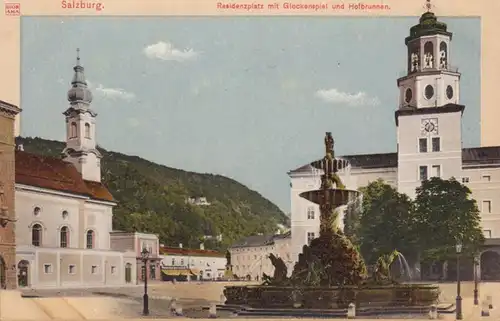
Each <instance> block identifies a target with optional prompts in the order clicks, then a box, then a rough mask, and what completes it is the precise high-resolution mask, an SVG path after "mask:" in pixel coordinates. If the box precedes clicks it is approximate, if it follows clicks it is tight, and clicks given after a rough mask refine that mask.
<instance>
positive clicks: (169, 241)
mask: <svg viewBox="0 0 500 321" xmlns="http://www.w3.org/2000/svg"><path fill="white" fill-rule="evenodd" d="M18 142H19V143H21V144H23V146H24V150H25V151H27V152H30V153H35V154H41V155H49V156H56V157H59V156H60V153H61V151H62V150H63V148H64V146H65V145H64V143H62V142H59V141H53V140H46V139H41V138H31V137H27V138H18ZM99 150H100V152H101V153H102V154H103V156H104V157H103V159H102V163H101V169H102V177H103V182H104V183H105V184H106V186H108V188H109V190H110V191H111V193H112V194H113V196H114V197H115V199H116V200H117V201H118V202H119V203H118V205H117V206H116V207H115V209H114V217H113V224H114V226H113V227H114V229H116V230H124V231H139V232H150V233H156V234H159V236H160V242H161V243H164V244H165V245H170V246H176V245H177V244H178V243H183V245H184V246H191V247H197V246H199V243H200V239H201V238H202V237H203V236H204V235H211V236H216V235H220V234H222V241H221V242H218V241H216V240H207V241H206V242H205V246H206V247H207V248H211V249H215V250H224V249H225V248H227V246H228V245H230V244H232V243H233V242H234V241H237V240H238V239H240V238H242V237H245V236H249V235H252V234H257V233H270V232H274V231H275V230H276V225H277V224H278V223H280V224H285V225H288V218H287V217H286V216H285V214H284V213H283V212H282V211H281V210H280V209H279V208H278V207H277V206H276V205H274V204H273V203H271V202H270V201H269V200H267V199H266V198H264V197H263V196H262V195H260V194H259V193H257V192H255V191H253V190H250V189H249V188H247V187H246V186H244V185H242V184H240V183H238V182H237V181H235V180H233V179H230V178H227V177H224V176H221V175H212V174H199V173H193V172H187V171H183V170H180V169H174V168H170V167H166V166H163V165H159V164H155V163H153V162H150V161H147V160H145V159H143V158H140V157H137V156H128V155H124V154H121V153H116V152H112V151H107V150H105V149H102V148H99ZM196 196H204V197H206V198H207V200H208V202H210V203H211V205H209V206H195V205H191V204H187V203H186V199H187V198H188V197H196Z"/></svg>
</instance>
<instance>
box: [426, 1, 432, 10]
mask: <svg viewBox="0 0 500 321" xmlns="http://www.w3.org/2000/svg"><path fill="white" fill-rule="evenodd" d="M425 8H426V9H427V12H431V9H432V3H431V0H426V1H425Z"/></svg>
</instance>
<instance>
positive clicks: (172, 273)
mask: <svg viewBox="0 0 500 321" xmlns="http://www.w3.org/2000/svg"><path fill="white" fill-rule="evenodd" d="M161 272H162V273H164V274H165V275H168V276H188V275H198V274H197V271H196V270H194V269H191V270H189V269H175V270H172V269H163V270H161Z"/></svg>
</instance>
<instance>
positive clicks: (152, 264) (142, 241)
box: [111, 231, 161, 282]
mask: <svg viewBox="0 0 500 321" xmlns="http://www.w3.org/2000/svg"><path fill="white" fill-rule="evenodd" d="M111 248H112V249H113V250H116V251H123V252H126V251H128V252H132V253H134V254H135V264H134V270H136V271H138V272H137V275H136V277H135V280H136V282H142V281H144V279H145V278H146V277H147V278H148V279H149V280H160V279H161V265H160V261H161V258H160V252H159V249H160V243H159V240H158V235H155V234H148V233H139V232H123V231H112V232H111ZM143 249H147V250H148V252H149V255H148V261H149V262H148V269H147V272H146V274H144V261H143V260H142V251H143ZM128 267H129V268H130V266H128ZM139 271H140V272H139Z"/></svg>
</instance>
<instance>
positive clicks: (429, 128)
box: [420, 118, 438, 135]
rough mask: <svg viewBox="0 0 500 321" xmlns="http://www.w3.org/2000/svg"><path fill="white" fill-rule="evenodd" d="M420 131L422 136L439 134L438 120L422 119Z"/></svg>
mask: <svg viewBox="0 0 500 321" xmlns="http://www.w3.org/2000/svg"><path fill="white" fill-rule="evenodd" d="M420 131H421V132H422V135H426V134H437V133H438V120H437V118H427V119H422V122H421V124H420Z"/></svg>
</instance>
